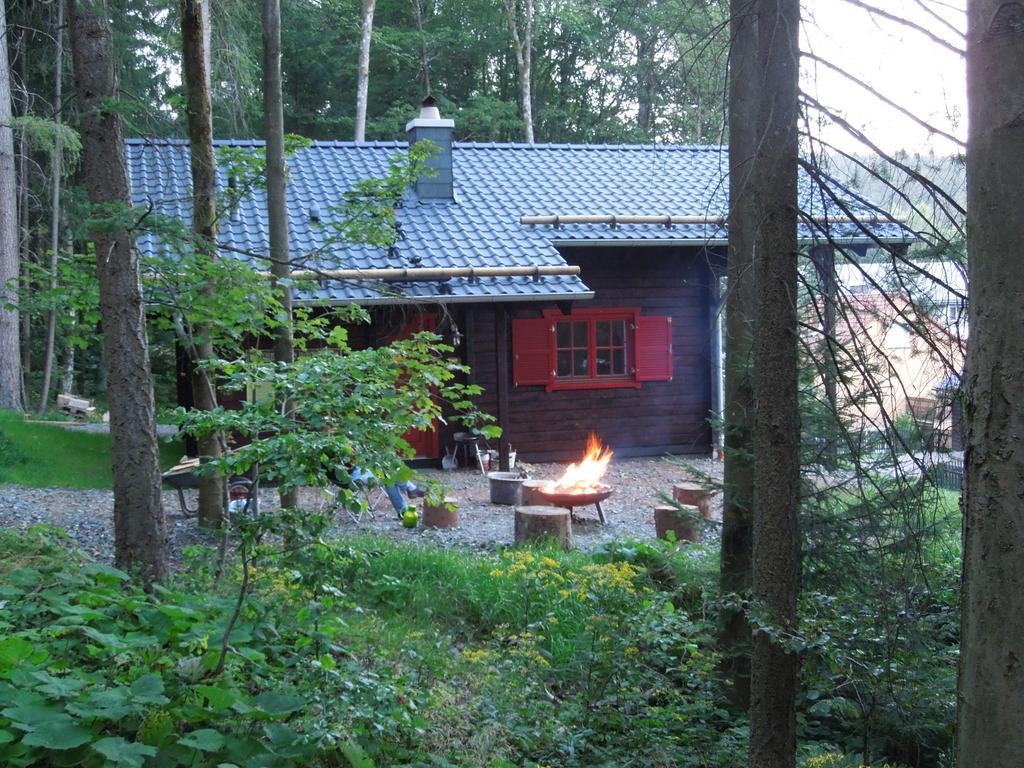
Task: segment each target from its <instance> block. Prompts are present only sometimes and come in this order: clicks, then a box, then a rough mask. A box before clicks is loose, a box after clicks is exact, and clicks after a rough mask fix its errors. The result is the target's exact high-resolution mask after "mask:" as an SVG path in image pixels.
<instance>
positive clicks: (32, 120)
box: [11, 115, 82, 175]
mask: <svg viewBox="0 0 1024 768" xmlns="http://www.w3.org/2000/svg"><path fill="white" fill-rule="evenodd" d="M11 127H13V128H14V131H15V133H18V134H20V135H22V136H24V137H25V140H26V141H27V142H28V146H29V148H30V149H31V150H32V151H35V152H52V151H54V147H56V146H57V141H58V140H59V141H60V146H61V153H62V157H63V171H64V174H65V175H69V174H70V173H71V172H72V171H74V170H75V166H77V165H78V158H79V156H80V155H81V153H82V140H81V138H80V137H79V135H78V131H76V130H75V129H74V128H71V127H70V126H68V125H65V124H64V123H57V122H55V121H53V120H51V119H49V118H45V117H39V116H37V115H19V116H18V117H15V118H14V119H12V120H11Z"/></svg>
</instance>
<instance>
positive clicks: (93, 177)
mask: <svg viewBox="0 0 1024 768" xmlns="http://www.w3.org/2000/svg"><path fill="white" fill-rule="evenodd" d="M67 17H68V20H69V21H70V26H69V28H70V30H71V53H72V59H73V61H74V71H75V82H76V86H77V96H76V98H77V101H78V105H79V113H80V114H81V125H80V129H81V135H82V168H83V176H84V179H85V187H86V191H87V192H88V195H89V202H90V203H91V204H92V205H93V206H94V207H96V208H97V209H101V210H102V209H103V208H104V207H106V208H110V207H114V208H116V207H119V206H125V205H128V204H129V202H130V198H129V194H128V169H127V163H126V161H125V152H124V138H123V132H122V125H121V115H120V113H119V112H118V111H116V110H110V109H108V108H107V106H106V105H107V104H108V103H109V102H111V101H113V100H115V99H116V98H117V95H118V89H117V76H116V74H115V60H114V46H113V38H112V34H111V29H110V23H109V21H108V18H107V6H106V2H105V1H104V0H87V1H86V2H82V3H76V0H68V13H67ZM92 239H93V242H94V243H95V246H96V272H97V276H98V278H99V293H100V318H101V324H102V328H103V358H104V363H105V365H104V368H105V370H106V379H107V386H106V389H107V401H108V403H109V404H110V440H111V453H112V459H113V470H114V556H115V560H116V563H117V565H118V567H119V568H122V569H124V570H127V571H131V572H137V573H138V574H139V575H140V576H141V578H142V579H143V581H144V582H145V583H146V584H147V585H148V584H152V583H153V582H156V581H163V580H165V579H166V578H167V555H166V531H165V524H164V512H163V506H162V504H161V498H160V482H161V478H160V464H159V456H158V454H157V437H156V420H155V418H154V407H153V379H152V375H151V373H150V367H149V343H148V340H147V338H146V318H145V314H144V312H143V303H142V283H141V279H140V272H139V261H138V256H137V254H136V252H135V248H134V246H133V243H132V240H131V235H130V233H129V232H128V231H126V230H124V229H114V228H110V227H98V228H96V229H95V230H94V231H93V233H92Z"/></svg>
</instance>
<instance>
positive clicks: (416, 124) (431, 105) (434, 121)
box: [405, 96, 455, 132]
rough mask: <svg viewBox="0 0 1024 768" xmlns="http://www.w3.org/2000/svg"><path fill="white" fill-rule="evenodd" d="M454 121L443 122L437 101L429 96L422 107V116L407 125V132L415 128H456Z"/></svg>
mask: <svg viewBox="0 0 1024 768" xmlns="http://www.w3.org/2000/svg"><path fill="white" fill-rule="evenodd" d="M454 127H455V121H454V120H443V119H442V118H441V111H440V110H439V109H438V108H437V99H435V98H434V97H433V96H427V98H425V99H424V100H423V102H422V104H421V105H420V114H419V116H418V117H417V118H416V119H415V120H410V121H409V122H408V123H406V124H405V130H406V132H409V131H411V130H413V129H415V128H454Z"/></svg>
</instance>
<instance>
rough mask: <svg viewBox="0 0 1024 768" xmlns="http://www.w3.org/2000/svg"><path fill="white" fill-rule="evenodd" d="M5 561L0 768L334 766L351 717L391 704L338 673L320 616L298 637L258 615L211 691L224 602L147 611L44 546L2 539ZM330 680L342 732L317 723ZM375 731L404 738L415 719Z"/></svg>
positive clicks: (297, 626) (44, 538)
mask: <svg viewBox="0 0 1024 768" xmlns="http://www.w3.org/2000/svg"><path fill="white" fill-rule="evenodd" d="M0 551H3V552H4V558H3V560H2V562H3V563H4V567H3V569H2V570H3V573H2V574H0V575H2V578H0V582H2V584H3V586H2V587H0V602H2V604H3V605H4V606H5V611H4V613H3V614H2V619H0V635H2V636H3V640H0V764H3V765H8V766H28V765H40V764H62V765H85V766H100V765H104V766H105V765H118V766H142V765H143V764H144V763H146V764H151V765H159V766H164V765H217V764H220V763H233V764H239V765H246V766H261V765H265V766H269V765H274V766H287V765H307V764H309V763H310V762H311V761H312V760H314V759H322V760H328V759H329V760H331V761H333V763H334V764H341V765H344V764H345V763H343V762H342V763H339V762H338V761H340V760H341V759H342V755H343V754H346V753H348V754H352V755H354V756H358V752H359V747H358V746H357V745H356V744H354V743H349V738H350V736H351V734H352V733H353V732H354V729H353V728H352V725H353V722H354V721H356V720H358V719H359V714H358V713H359V711H360V710H359V707H365V706H366V702H373V701H376V700H378V699H380V698H382V697H392V691H393V684H386V683H378V681H376V680H374V679H372V678H367V677H366V676H365V675H364V674H361V673H362V670H358V673H357V670H353V669H344V667H345V663H346V662H345V661H344V657H343V656H336V655H335V654H336V652H337V651H338V650H339V649H337V648H336V647H334V646H333V644H332V643H331V637H332V634H333V633H334V631H335V629H336V627H337V626H338V624H339V622H340V618H338V617H337V616H336V614H332V613H331V612H329V611H325V612H323V614H322V615H320V616H318V618H317V620H316V621H315V622H308V621H305V620H304V619H306V618H308V614H307V615H303V613H302V611H301V610H300V611H296V612H294V613H292V615H291V616H289V615H288V612H287V611H278V610H277V606H275V605H273V604H271V603H269V602H268V601H261V600H253V601H252V602H251V603H250V604H249V606H248V608H247V610H246V611H245V612H244V613H245V616H244V618H243V619H242V620H241V621H240V622H239V624H238V626H237V628H236V630H235V631H234V633H233V634H232V638H231V648H230V660H229V663H228V665H227V666H226V667H225V670H224V672H223V674H219V675H214V674H213V670H214V669H215V668H216V663H217V659H218V656H219V649H218V648H217V641H218V639H219V638H220V637H221V636H222V635H223V632H224V624H225V617H226V616H228V615H230V613H231V610H232V606H233V602H234V598H233V596H231V595H230V594H226V593H223V592H219V591H213V592H211V591H207V590H196V591H191V590H182V589H160V590H158V591H157V593H156V594H153V595H147V594H146V593H144V592H142V591H141V590H140V589H139V588H137V587H136V586H134V585H133V584H132V583H131V582H130V580H129V579H128V577H127V576H126V575H125V574H124V573H122V572H120V571H118V570H116V569H114V568H110V567H108V566H105V565H101V564H98V563H94V562H89V561H86V560H83V559H81V558H78V557H75V556H73V555H69V552H68V551H67V549H66V547H65V545H64V542H62V541H61V540H60V539H59V538H57V537H56V536H55V535H54V534H53V533H52V532H51V531H48V530H41V529H35V530H33V531H31V532H29V534H28V535H27V536H25V537H21V536H15V535H13V534H8V533H2V534H0ZM286 591H287V592H288V594H290V595H291V596H294V592H293V591H292V590H286ZM334 678H342V679H343V680H344V681H345V683H346V688H347V689H348V690H347V694H346V695H347V697H348V698H349V700H352V701H353V702H354V706H353V712H351V713H346V718H347V722H346V723H345V727H338V725H339V724H338V723H336V722H334V721H332V719H331V718H330V717H329V716H328V715H327V713H326V712H325V708H324V702H325V701H329V700H330V697H329V695H326V694H325V690H329V689H330V687H331V682H332V680H334ZM352 681H355V683H352ZM391 701H394V698H393V697H392V698H391ZM371 717H372V719H373V720H374V721H375V722H385V723H387V722H390V723H391V724H392V725H393V727H395V728H396V729H400V728H401V727H403V726H404V725H406V724H408V723H410V722H411V721H412V717H413V715H412V710H411V709H409V708H404V707H401V706H399V707H390V708H389V709H388V710H386V711H385V712H383V713H382V712H381V711H378V710H374V711H373V712H372V715H371ZM389 718H390V720H389ZM332 756H333V757H332ZM364 764H365V763H364Z"/></svg>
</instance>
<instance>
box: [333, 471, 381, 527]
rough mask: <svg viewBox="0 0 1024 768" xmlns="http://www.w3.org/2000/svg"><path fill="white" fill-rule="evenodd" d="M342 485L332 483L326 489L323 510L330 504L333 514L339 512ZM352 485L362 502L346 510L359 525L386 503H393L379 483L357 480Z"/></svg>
mask: <svg viewBox="0 0 1024 768" xmlns="http://www.w3.org/2000/svg"><path fill="white" fill-rule="evenodd" d="M341 487H342V486H341V485H332V486H330V487H329V488H325V489H324V492H323V501H322V502H321V510H322V509H323V507H324V505H329V506H330V510H331V514H334V513H336V512H337V510H338V507H339V506H340V503H339V501H338V497H339V496H340V491H341ZM350 487H351V488H353V489H354V490H355V491H356V493H357V495H358V496H359V497H360V500H361V502H362V503H361V505H360V508H359V509H349V508H348V507H345V512H346V513H347V514H348V516H349V517H350V518H351V520H352V522H353V523H356V524H357V525H358V524H359V523H361V522H363V518H364V517H365V516H369V517H370V518H373V513H374V512H378V511H380V509H381V508H383V507H384V506H385V505H387V506H390V505H391V501H390V500H389V499H388V496H387V494H386V493H384V489H383V488H382V487H381V486H380V485H379V484H378V483H366V482H363V481H355V482H353V483H352V485H351V486H350Z"/></svg>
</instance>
